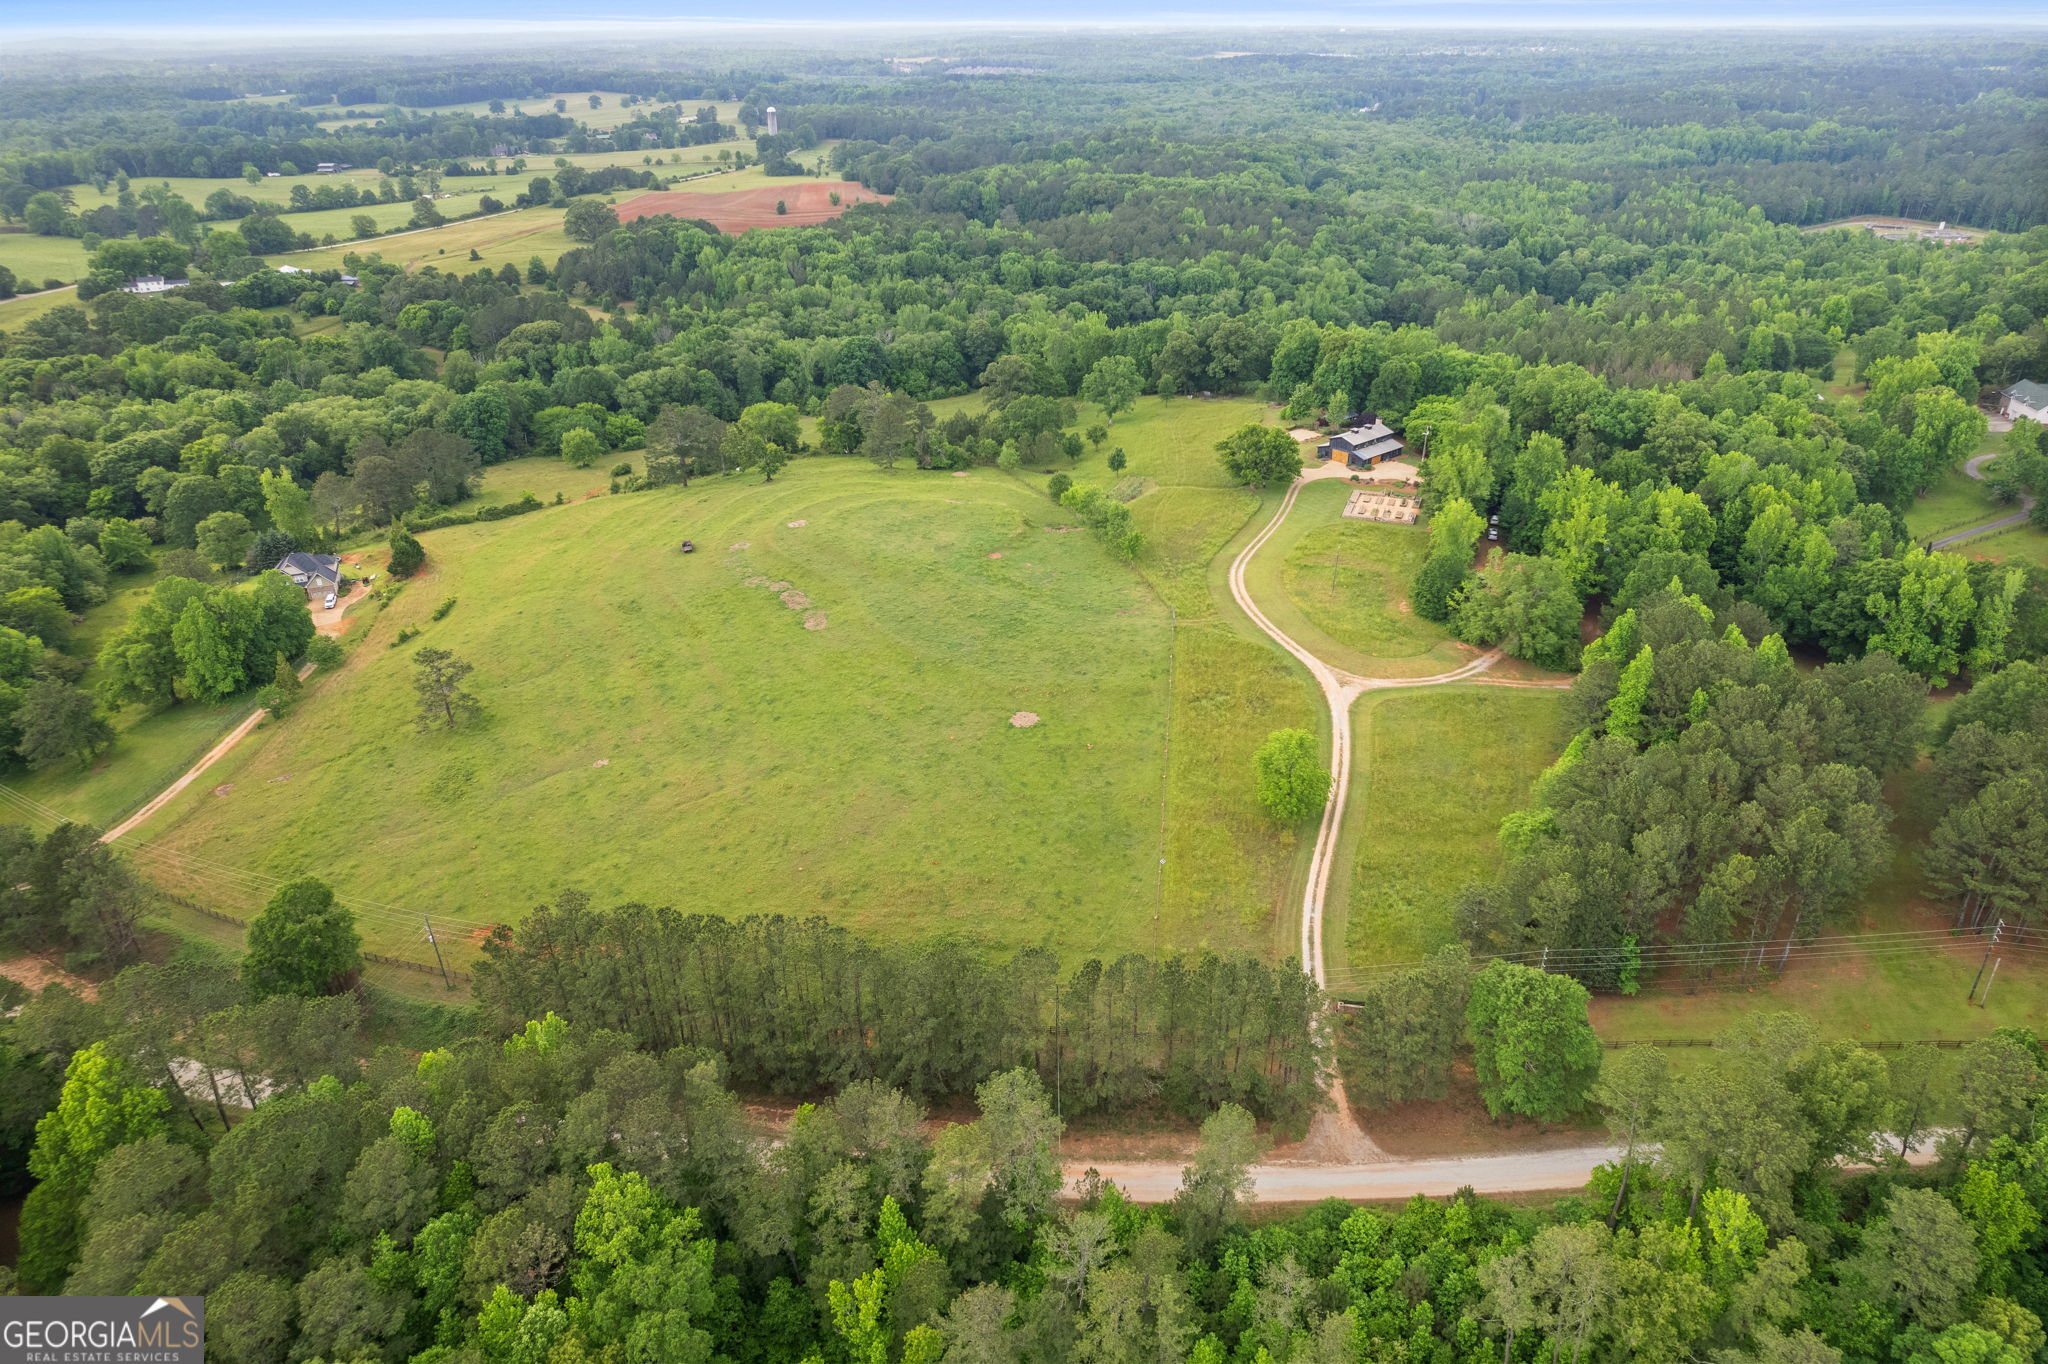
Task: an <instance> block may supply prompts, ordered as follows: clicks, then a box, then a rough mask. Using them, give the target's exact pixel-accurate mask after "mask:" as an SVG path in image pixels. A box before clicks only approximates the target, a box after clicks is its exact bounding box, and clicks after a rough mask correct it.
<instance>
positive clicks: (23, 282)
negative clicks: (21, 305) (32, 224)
mask: <svg viewBox="0 0 2048 1364" xmlns="http://www.w3.org/2000/svg"><path fill="white" fill-rule="evenodd" d="M85 257H86V251H85V244H84V243H83V242H81V241H79V239H78V238H76V237H45V236H42V235H41V234H39V233H35V232H0V265H4V266H6V267H7V268H8V269H10V270H12V271H13V272H14V287H15V288H16V289H19V290H20V291H21V292H22V293H29V292H31V291H34V290H40V289H41V288H42V287H43V281H44V280H46V279H60V280H63V281H64V282H65V283H66V284H70V283H71V282H72V281H74V280H76V279H77V278H78V277H79V276H80V275H82V274H84V273H85ZM0 306H4V305H0Z"/></svg>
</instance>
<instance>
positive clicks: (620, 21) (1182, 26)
mask: <svg viewBox="0 0 2048 1364" xmlns="http://www.w3.org/2000/svg"><path fill="white" fill-rule="evenodd" d="M93 13H94V19H93V22H92V24H91V26H90V27H89V28H85V27H71V26H67V25H63V24H47V25H26V26H19V27H17V28H15V29H14V31H13V37H12V38H11V39H10V42H13V43H22V42H35V43H37V44H43V43H47V42H49V41H51V40H67V41H68V40H76V41H78V42H79V43H80V45H81V46H87V47H92V48H95V49H109V50H118V49H120V48H122V47H124V46H127V45H130V44H132V43H133V42H135V41H137V40H140V39H143V38H147V39H148V40H150V41H152V42H162V41H163V40H165V39H169V40H171V41H172V42H173V43H176V44H177V45H179V46H190V45H192V44H197V43H205V42H212V41H219V40H222V39H233V40H237V41H242V42H250V41H254V42H257V43H262V42H264V41H265V40H266V39H271V40H276V41H288V40H290V39H292V38H296V37H302V36H304V35H308V34H316V33H322V34H337V35H346V36H349V37H353V38H360V39H364V40H369V41H375V40H377V39H379V38H386V39H389V38H394V37H398V36H400V35H404V34H422V33H451V32H468V33H475V34H481V35H491V34H496V35H501V36H506V35H512V34H517V33H532V32H541V33H548V34H553V35H564V34H573V33H583V34H588V35H589V36H590V37H591V38H592V39H593V40H601V39H604V38H607V37H616V36H618V35H619V34H621V33H648V32H674V33H677V34H687V33H689V32H691V31H692V30H703V29H713V30H716V31H718V32H721V33H730V34H735V35H737V34H749V35H754V36H762V35H767V36H774V35H776V34H778V33H779V34H787V35H789V36H791V37H799V36H805V35H815V34H819V33H829V32H833V31H847V30H865V31H870V32H883V31H887V30H891V29H905V30H911V31H915V32H917V33H920V34H927V33H928V34H942V33H947V32H962V33H977V34H995V33H1003V32H1014V33H1033V32H1061V31H1066V32H1073V31H1087V30H1092V29H1111V30H1114V29H1133V28H1135V29H1145V30H1158V29H1169V30H1172V29H1179V30H1202V31H1208V30H1214V31H1218V32H1229V31H1237V32H1244V33H1256V32H1266V31H1292V32H1304V33H1305V32H1322V33H1338V34H1342V33H1345V32H1353V33H1358V32H1376V31H1404V32H1411V31H1429V30H1464V29H1472V30H1483V31H1488V32H1492V33H1495V34H1499V35H1501V36H1506V35H1508V34H1511V33H1533V32H1543V31H1575V32H1576V31H1587V30H1616V31H1629V30H1664V31H1685V30H1702V31H1726V30H1729V29H1754V30H1758V31H1767V32H1784V31H1788V30H1791V31H1797V30H1811V31H1814V32H1815V33H1816V34H1817V35H1819V36H1832V37H1843V38H1853V37H1857V36H1862V35H1865V34H1868V33H1870V32H1872V31H1879V30H1885V29H1891V28H1917V27H1925V26H1932V25H1940V26H1944V27H1947V28H1950V29H1967V28H1974V27H1983V26H1995V27H2002V28H2010V27H2012V26H2014V25H2019V26H2021V27H2026V28H2030V29H2043V28H2048V17H2044V12H2043V10H2042V9H2041V7H2040V6H2038V5H2028V4H2020V3H2012V2H2010V0H1972V3H1967V4H1954V3H1941V2H1940V0H1807V2H1806V3H1803V4H1795V5H1789V6H1788V5H1785V4H1777V3H1770V2H1769V0H1729V3H1724V4H1720V5H1717V6H1714V7H1712V8H1711V9H1704V8H1702V7H1701V6H1699V5H1697V4H1687V3H1678V0H1647V2H1646V0H1526V2H1523V3H1516V2H1514V0H1506V2H1504V0H1426V2H1425V3H1422V4H1415V3H1394V2H1393V0H1335V2H1333V3H1323V4H1317V3H1306V4H1303V3H1295V4H1292V5H1290V6H1289V7H1287V8H1284V9H1273V10H1268V11H1266V12H1263V13H1260V14H1256V15H1246V14H1245V13H1243V12H1241V11H1235V12H1233V11H1225V10H1212V9H1207V8H1202V7H1197V6H1189V5H1185V4H1172V5H1167V4H1159V5H1147V4H1145V3H1143V2H1142V0H1140V2H1139V3H1134V4H1129V5H1125V6H1122V7H1120V8H1119V9H1118V10H1117V11H1116V12H1115V13H1114V14H1112V15H1109V16H1107V17H1105V15H1104V12H1103V7H1102V6H1101V5H1099V4H1089V3H1085V0H1049V3H1046V4H1041V5H1039V6H1037V7H1035V8H1034V9H1033V11H1032V16H1033V17H1031V18H1028V19H1027V18H1016V17H1008V18H1003V19H986V20H982V19H962V18H960V17H959V16H958V13H957V6H956V5H952V4H948V3H943V0H898V2H897V3H893V4H890V5H888V6H875V7H872V12H869V13H864V14H858V15H849V14H848V12H847V10H846V9H845V8H844V7H836V6H832V5H828V4H824V3H819V2H818V0H811V2H809V3H806V2H805V0H795V2H794V3H790V4H785V5H781V6H778V7H776V8H775V9H773V10H772V11H771V10H768V9H766V8H764V7H735V8H732V9H726V8H723V7H720V8H716V9H713V8H708V7H707V8H706V9H703V10H700V11H694V12H684V13H678V12H676V10H675V9H674V8H673V7H671V6H667V5H661V4H654V3H645V4H640V3H634V0H611V3H609V4H608V5H607V6H606V9H605V12H603V13H599V14H585V15H581V16H578V17H577V18H575V19H573V20H565V19H562V18H560V17H559V13H560V11H559V9H558V8H556V7H553V6H549V5H544V4H541V3H538V0H493V2H492V3H491V4H489V5H484V4H481V3H473V2H465V0H458V3H456V4H455V5H453V6H442V7H439V9H438V11H437V13H436V14H435V15H434V16H433V17H431V18H421V17H419V10H418V6H416V5H412V4H407V3H404V2H403V0H363V2H362V3H359V4H356V5H353V6H351V7H350V8H349V11H348V16H347V17H346V18H342V17H337V16H335V15H334V14H332V13H328V12H319V11H311V12H308V13H307V15H306V17H303V18H294V17H280V16H279V14H278V13H277V12H276V9H275V7H274V6H270V5H266V4H263V3H261V2H260V0H215V2H214V3H210V4H207V5H204V6H201V7H195V8H194V9H193V10H189V11H187V12H185V13H184V14H182V15H181V16H180V17H179V19H178V21H177V22H175V23H168V22H165V21H164V19H163V10H162V8H161V7H160V6H157V5H151V4H145V3H143V0H109V3H107V4H104V5H101V6H98V7H96V8H95V10H94V12H93ZM181 37H182V38H184V39H186V40H188V41H186V42H184V43H178V39H180V38H181Z"/></svg>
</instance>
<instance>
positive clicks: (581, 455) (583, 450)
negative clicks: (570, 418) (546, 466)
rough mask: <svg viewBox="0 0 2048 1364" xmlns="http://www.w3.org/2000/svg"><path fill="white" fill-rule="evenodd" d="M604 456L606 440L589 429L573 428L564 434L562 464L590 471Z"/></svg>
mask: <svg viewBox="0 0 2048 1364" xmlns="http://www.w3.org/2000/svg"><path fill="white" fill-rule="evenodd" d="M603 454H604V438H603V437H601V436H599V435H598V434H597V432H595V431H592V430H590V429H588V428H587V427H582V426H577V427H572V428H570V429H569V430H567V431H564V432H563V433H562V462H563V463H565V464H567V465H568V466H569V467H570V468H572V469H588V468H589V467H590V466H591V465H593V464H595V463H597V461H598V459H599V458H600V457H601V456H602V455H603Z"/></svg>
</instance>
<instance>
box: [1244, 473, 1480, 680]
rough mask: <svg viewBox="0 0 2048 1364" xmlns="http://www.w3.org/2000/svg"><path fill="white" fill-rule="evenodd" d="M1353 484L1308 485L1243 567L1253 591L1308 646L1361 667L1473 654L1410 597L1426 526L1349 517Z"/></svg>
mask: <svg viewBox="0 0 2048 1364" xmlns="http://www.w3.org/2000/svg"><path fill="white" fill-rule="evenodd" d="M1351 492H1352V488H1351V485H1350V484H1349V483H1347V482H1345V481H1343V480H1340V479H1330V480H1325V481H1323V482H1318V483H1311V484H1308V485H1307V486H1306V487H1304V488H1303V489H1302V490H1301V493H1300V494H1299V496H1297V497H1296V498H1295V503H1294V511H1293V512H1292V513H1291V514H1290V515H1289V516H1288V518H1287V522H1286V524H1284V525H1283V526H1281V527H1280V529H1279V530H1278V531H1276V532H1274V535H1273V538H1272V539H1271V540H1269V541H1267V542H1266V544H1265V546H1264V548H1262V549H1261V550H1260V551H1259V555H1258V557H1257V558H1255V559H1253V560H1252V562H1251V563H1250V564H1249V565H1248V566H1247V567H1246V570H1245V579H1246V585H1247V586H1248V587H1250V589H1251V592H1252V595H1253V597H1254V598H1256V599H1257V600H1258V601H1259V602H1260V603H1262V606H1263V609H1264V610H1265V611H1266V613H1267V614H1268V615H1269V616H1271V617H1272V618H1273V622H1274V624H1276V625H1278V626H1279V627H1280V628H1281V629H1283V630H1285V631H1286V632H1287V633H1288V634H1290V635H1292V636H1294V638H1296V639H1297V640H1300V641H1301V642H1302V643H1303V644H1304V645H1306V646H1307V647H1308V649H1309V651H1310V652H1311V653H1313V654H1315V655H1316V656H1317V657H1318V658H1322V659H1325V660H1327V661H1329V662H1331V663H1333V664H1336V665H1337V666H1338V667H1341V668H1344V669H1346V670H1348V671H1351V672H1355V673H1357V674H1359V675H1360V676H1362V677H1427V676H1429V675H1431V674H1432V673H1440V672H1446V671H1448V670H1450V669H1452V668H1455V667H1458V666H1459V665H1460V664H1463V663H1467V662H1469V661H1471V659H1472V657H1473V650H1472V649H1470V648H1469V647H1466V646H1463V645H1460V644H1458V643H1457V642H1456V641H1455V640H1453V639H1452V638H1451V634H1450V632H1449V631H1448V630H1446V629H1444V628H1443V627H1442V626H1440V625H1436V624H1433V623H1431V622H1429V621H1426V620H1424V619H1422V618H1421V617H1420V616H1418V615H1416V614H1415V613H1414V612H1413V611H1412V610H1410V609H1409V607H1408V585H1409V584H1410V583H1411V582H1413V581H1414V578H1415V574H1416V573H1417V572H1418V571H1419V570H1420V569H1421V567H1422V561H1423V560H1424V559H1425V558H1427V557H1428V555H1429V532H1428V531H1427V530H1424V529H1422V528H1421V527H1419V526H1396V525H1389V524H1385V523H1382V522H1377V521H1358V520H1352V519H1348V518H1346V517H1345V516H1344V515H1343V509H1344V503H1345V500H1346V499H1347V498H1348V497H1349V496H1350V494H1351Z"/></svg>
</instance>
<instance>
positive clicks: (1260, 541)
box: [1230, 466, 1607, 1188]
mask: <svg viewBox="0 0 2048 1364" xmlns="http://www.w3.org/2000/svg"><path fill="white" fill-rule="evenodd" d="M1338 476H1341V471H1340V470H1337V469H1334V468H1331V467H1328V466H1326V467H1324V468H1321V469H1311V470H1309V471H1307V472H1306V473H1304V474H1303V475H1302V476H1301V477H1300V478H1297V479H1296V480H1295V481H1294V483H1293V485H1292V486H1290V487H1289V488H1288V489H1287V496H1286V497H1284V498H1282V499H1281V501H1280V506H1279V509H1278V510H1277V511H1275V512H1274V513H1273V519H1272V520H1271V521H1268V522H1267V523H1266V525H1265V528H1264V529H1262V530H1261V531H1260V532H1259V533H1258V534H1257V535H1255V536H1253V537H1252V540H1251V543H1250V544H1248V545H1246V546H1245V547H1244V549H1243V551H1242V552H1240V553H1239V554H1238V556H1237V558H1236V559H1235V560H1233V561H1232V562H1231V565H1230V595H1231V596H1232V597H1233V598H1235V599H1236V601H1237V604H1238V606H1239V607H1241V608H1242V609H1243V611H1244V613H1245V615H1247V616H1249V617H1250V618H1251V622H1252V624H1254V625H1256V626H1258V627H1259V629H1260V630H1262V631H1263V632H1264V633H1265V634H1266V636H1267V637H1268V638H1270V639H1271V640H1272V641H1273V642H1274V643H1275V644H1278V645H1279V646H1280V647H1281V648H1282V649H1285V650H1286V651H1287V652H1288V653H1289V654H1292V655H1293V656H1294V658H1295V659H1296V660H1298V661H1299V662H1300V663H1301V665H1302V666H1303V667H1304V668H1307V669H1308V672H1309V676H1311V677H1313V678H1314V679H1315V682H1316V687H1317V688H1318V690H1320V691H1321V692H1322V696H1323V702H1324V704H1325V705H1326V706H1327V707H1328V709H1329V712H1330V745H1331V750H1330V799H1329V801H1328V802H1327V803H1326V804H1325V805H1324V806H1323V822H1322V825H1321V827H1320V828H1319V829H1317V831H1316V841H1315V847H1314V848H1313V850H1312V851H1311V853H1310V856H1309V865H1308V876H1307V878H1306V882H1305V884H1304V885H1303V887H1302V893H1301V969H1302V970H1303V971H1305V972H1306V973H1307V974H1308V976H1309V978H1310V979H1312V980H1314V981H1315V983H1316V985H1317V987H1318V988H1327V987H1328V985H1329V968H1328V958H1327V956H1326V955H1325V953H1324V949H1323V909H1324V904H1325V902H1326V901H1327V900H1328V898H1329V894H1330V874H1331V872H1332V870H1333V869H1334V868H1335V866H1336V861H1337V845H1338V842H1339V839H1340V838H1341V836H1342V834H1343V829H1344V812H1345V808H1346V806H1347V804H1348V803H1349V799H1350V795H1351V747H1352V745H1351V707H1352V703H1353V702H1355V701H1357V700H1358V698H1359V697H1360V696H1363V695H1364V694H1365V693H1366V692H1369V691H1382V690H1391V689H1393V688H1397V687H1439V686H1443V685H1445V684H1446V683H1451V682H1475V681H1479V682H1487V683H1490V684H1493V685H1497V686H1518V687H1550V688H1557V687H1568V686H1570V685H1571V683H1570V682H1568V681H1565V682H1527V681H1522V680H1519V679H1514V680H1510V679H1495V678H1486V677H1482V676H1481V674H1483V673H1485V672H1486V671H1487V670H1488V669H1490V668H1491V667H1493V665H1494V664H1496V663H1498V662H1500V658H1501V656H1500V652H1499V651H1498V650H1489V651H1488V652H1486V653H1484V654H1481V655H1480V656H1479V657H1478V658H1475V659H1473V660H1472V661H1471V662H1470V663H1467V664H1466V665H1464V666H1463V667H1461V668H1454V669H1452V670H1451V671H1450V672H1445V673H1438V674H1436V675H1435V676H1433V677H1361V676H1359V675H1358V674H1357V673H1352V672H1347V671H1345V670H1344V669H1342V668H1337V667H1334V666H1332V665H1331V664H1329V663H1326V662H1324V661H1323V660H1322V659H1320V658H1318V657H1316V656H1315V655H1314V654H1313V653H1310V652H1309V651H1308V649H1307V648H1305V647H1303V645H1302V644H1301V643H1300V642H1299V641H1297V640H1295V639H1294V638H1293V637H1292V636H1290V635H1289V634H1288V633H1287V632H1286V631H1284V630H1282V629H1281V628H1280V627H1279V626H1277V625H1275V624H1274V623H1273V621H1272V618H1271V617H1269V616H1267V615H1266V613H1265V612H1264V611H1262V610H1260V609H1259V604H1258V603H1257V602H1256V601H1253V600H1252V594H1251V591H1250V589H1249V588H1247V587H1246V585H1245V570H1246V569H1247V568H1248V567H1249V566H1250V564H1251V562H1252V559H1253V558H1254V557H1255V556H1256V555H1257V554H1258V552H1259V551H1260V550H1261V549H1263V548H1264V547H1265V545H1266V542H1267V541H1269V540H1271V539H1272V538H1273V536H1274V534H1275V533H1276V532H1278V531H1279V529H1280V526H1281V524H1282V523H1283V522H1285V521H1286V520H1287V514H1288V513H1289V512H1291V511H1293V510H1294V502H1295V499H1296V498H1297V497H1298V496H1299V495H1300V493H1301V490H1302V488H1303V486H1304V485H1306V484H1308V483H1311V482H1315V481H1318V480H1319V479H1323V478H1330V477H1338ZM1330 1098H1331V1100H1332V1101H1333V1105H1334V1107H1333V1111H1331V1112H1327V1113H1320V1114H1317V1115H1316V1118H1315V1120H1314V1122H1313V1123H1312V1124H1311V1126H1310V1128H1309V1136H1308V1140H1307V1142H1306V1143H1304V1147H1303V1155H1304V1157H1305V1158H1307V1159H1309V1160H1311V1161H1313V1162H1315V1163H1318V1164H1328V1165H1366V1164H1375V1163H1381V1162H1385V1161H1386V1160H1387V1159H1388V1157H1387V1155H1386V1153H1385V1152H1383V1151H1381V1150H1380V1149H1379V1147H1378V1146H1376V1145H1375V1144H1374V1143H1373V1141H1372V1139H1371V1138H1370V1137H1367V1136H1366V1135H1365V1133H1364V1132H1362V1131H1360V1130H1359V1127H1358V1124H1357V1123H1356V1122H1355V1121H1353V1119H1352V1117H1351V1106H1350V1104H1349V1102H1348V1101H1347V1100H1346V1099H1345V1096H1344V1082H1343V1080H1342V1078H1341V1077H1339V1076H1337V1075H1334V1074H1333V1075H1332V1076H1331V1077H1330ZM1582 1154H1586V1155H1589V1156H1592V1158H1591V1160H1590V1163H1588V1164H1587V1165H1586V1167H1585V1168H1587V1169H1588V1170H1590V1169H1591V1168H1592V1166H1593V1165H1597V1164H1599V1163H1600V1161H1601V1160H1603V1159H1606V1158H1607V1157H1606V1156H1605V1155H1604V1154H1603V1155H1597V1156H1594V1155H1593V1153H1591V1152H1586V1153H1582ZM1582 1182H1583V1181H1582ZM1521 1187H1539V1188H1541V1187H1552V1186H1549V1185H1526V1186H1521Z"/></svg>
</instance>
